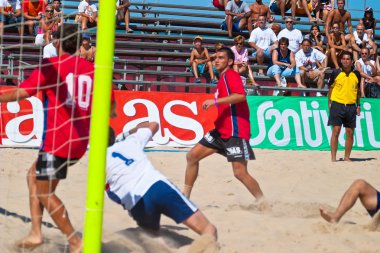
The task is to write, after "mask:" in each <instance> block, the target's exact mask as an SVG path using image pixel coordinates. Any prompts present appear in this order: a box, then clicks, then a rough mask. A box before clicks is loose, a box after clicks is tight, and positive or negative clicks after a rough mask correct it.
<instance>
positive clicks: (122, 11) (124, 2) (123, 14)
mask: <svg viewBox="0 0 380 253" xmlns="http://www.w3.org/2000/svg"><path fill="white" fill-rule="evenodd" d="M129 6H131V3H130V2H129V0H116V9H117V14H116V17H117V21H119V22H120V21H124V22H125V32H126V33H132V32H133V30H132V29H131V28H130V27H129V19H130V12H129Z"/></svg>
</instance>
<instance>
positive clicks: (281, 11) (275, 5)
mask: <svg viewBox="0 0 380 253" xmlns="http://www.w3.org/2000/svg"><path fill="white" fill-rule="evenodd" d="M296 1H297V0H271V1H270V3H269V9H270V11H271V12H273V13H275V14H277V15H281V17H282V19H285V12H287V11H288V10H289V9H291V10H292V18H293V20H296V19H297V20H299V18H296Z"/></svg>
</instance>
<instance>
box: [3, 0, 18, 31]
mask: <svg viewBox="0 0 380 253" xmlns="http://www.w3.org/2000/svg"><path fill="white" fill-rule="evenodd" d="M21 16H22V13H21V3H20V1H19V0H0V36H2V35H3V32H4V31H3V30H4V24H6V25H10V24H15V25H17V29H18V33H19V34H20V35H22V34H23V27H22V26H21Z"/></svg>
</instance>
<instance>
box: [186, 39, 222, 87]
mask: <svg viewBox="0 0 380 253" xmlns="http://www.w3.org/2000/svg"><path fill="white" fill-rule="evenodd" d="M202 40H203V38H202V37H201V36H196V37H195V38H194V42H193V43H194V49H193V51H191V55H190V64H191V71H192V72H193V74H194V77H195V80H194V81H195V83H201V79H200V78H199V77H200V75H203V74H204V73H205V71H207V70H208V71H209V73H210V77H211V84H216V83H217V82H218V81H217V80H216V79H215V75H214V71H213V69H212V63H211V60H210V55H209V54H208V50H207V48H205V47H203V46H202Z"/></svg>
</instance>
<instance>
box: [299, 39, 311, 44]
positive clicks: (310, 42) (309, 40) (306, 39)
mask: <svg viewBox="0 0 380 253" xmlns="http://www.w3.org/2000/svg"><path fill="white" fill-rule="evenodd" d="M305 41H307V42H309V43H310V45H312V44H313V43H311V40H309V39H303V40H302V42H301V45H303V43H304V42H305Z"/></svg>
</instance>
